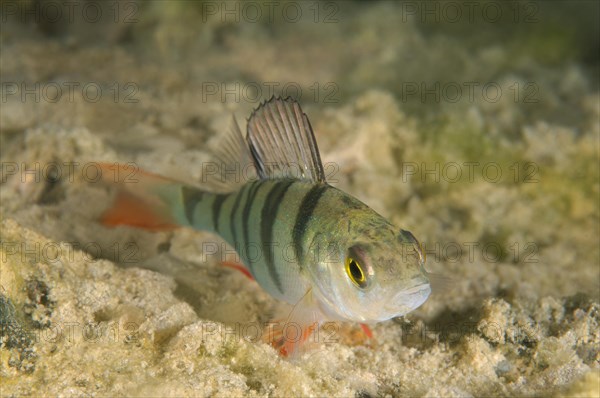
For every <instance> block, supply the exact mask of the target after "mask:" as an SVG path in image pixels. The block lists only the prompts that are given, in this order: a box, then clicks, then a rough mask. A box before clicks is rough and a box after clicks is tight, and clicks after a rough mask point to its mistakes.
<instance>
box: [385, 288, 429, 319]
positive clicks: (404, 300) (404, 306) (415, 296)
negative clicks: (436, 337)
mask: <svg viewBox="0 0 600 398" xmlns="http://www.w3.org/2000/svg"><path fill="white" fill-rule="evenodd" d="M430 294H431V285H429V283H427V282H426V283H422V284H420V285H417V286H414V287H411V288H409V289H406V290H403V291H402V292H400V293H399V294H397V295H396V296H395V297H394V300H393V302H394V303H395V304H396V306H397V308H400V309H401V311H400V313H397V314H396V315H395V316H394V317H396V316H403V315H405V314H407V313H409V312H410V311H413V310H415V309H417V308H418V307H420V306H421V305H422V304H423V303H424V302H425V301H426V300H427V298H428V297H429V295H430Z"/></svg>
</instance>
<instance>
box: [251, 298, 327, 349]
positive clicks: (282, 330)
mask: <svg viewBox="0 0 600 398" xmlns="http://www.w3.org/2000/svg"><path fill="white" fill-rule="evenodd" d="M324 319H325V316H324V315H323V314H322V313H321V311H320V310H319V308H318V305H317V303H316V302H315V299H314V297H313V295H312V290H311V289H308V290H307V292H306V293H305V294H304V296H303V297H302V298H301V299H300V301H298V302H297V303H296V304H295V305H294V308H293V309H292V311H291V313H290V314H289V316H288V317H287V319H286V320H285V322H274V323H271V324H270V325H269V327H268V330H267V333H266V334H263V339H264V340H265V342H267V343H269V344H270V345H271V346H272V347H273V348H275V349H276V350H277V352H278V353H279V355H281V356H282V357H286V358H293V357H297V356H298V355H299V354H300V353H301V352H302V351H303V350H304V349H306V343H307V342H308V340H309V338H310V337H311V336H312V335H313V332H314V331H315V330H317V329H318V328H319V325H320V323H321V322H322V321H323V320H324Z"/></svg>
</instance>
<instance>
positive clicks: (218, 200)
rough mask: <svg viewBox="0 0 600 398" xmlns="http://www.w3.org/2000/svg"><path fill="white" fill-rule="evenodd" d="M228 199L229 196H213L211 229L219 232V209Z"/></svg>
mask: <svg viewBox="0 0 600 398" xmlns="http://www.w3.org/2000/svg"><path fill="white" fill-rule="evenodd" d="M228 197H229V195H215V200H214V201H213V203H212V219H213V229H214V230H215V231H217V232H219V216H220V215H221V207H222V206H223V202H225V200H226V199H227V198H228Z"/></svg>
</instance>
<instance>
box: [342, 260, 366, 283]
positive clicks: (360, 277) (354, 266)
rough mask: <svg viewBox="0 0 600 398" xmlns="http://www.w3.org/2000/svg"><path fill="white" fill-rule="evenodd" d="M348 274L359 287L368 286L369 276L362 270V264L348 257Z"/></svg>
mask: <svg viewBox="0 0 600 398" xmlns="http://www.w3.org/2000/svg"><path fill="white" fill-rule="evenodd" d="M346 273H347V274H348V277H349V278H350V280H351V281H352V283H354V284H355V285H356V286H358V287H365V286H366V285H367V276H366V275H365V272H364V271H363V269H362V268H361V266H360V264H358V262H357V261H356V260H355V259H353V258H352V257H346Z"/></svg>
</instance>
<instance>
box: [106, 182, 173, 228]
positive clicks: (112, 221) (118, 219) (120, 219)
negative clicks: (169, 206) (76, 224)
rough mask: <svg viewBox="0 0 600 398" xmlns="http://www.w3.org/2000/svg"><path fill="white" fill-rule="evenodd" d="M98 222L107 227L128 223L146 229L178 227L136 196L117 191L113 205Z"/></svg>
mask: <svg viewBox="0 0 600 398" xmlns="http://www.w3.org/2000/svg"><path fill="white" fill-rule="evenodd" d="M100 222H101V223H102V224H104V225H106V226H109V227H115V226H118V225H128V226H132V227H138V228H143V229H146V230H148V231H172V230H174V229H177V228H179V226H178V225H177V224H174V223H172V222H171V221H170V220H169V219H167V218H166V217H163V216H161V215H159V214H157V213H156V211H155V210H154V209H153V208H152V206H150V205H148V204H147V203H146V202H144V201H143V200H140V199H139V198H138V197H137V196H135V195H132V194H130V193H128V192H126V191H119V193H118V195H117V197H116V198H115V201H114V203H113V205H112V206H111V207H110V208H109V209H108V210H106V211H105V212H104V214H103V215H102V216H101V217H100Z"/></svg>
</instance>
